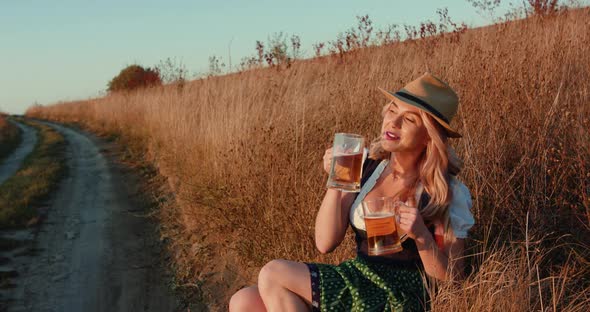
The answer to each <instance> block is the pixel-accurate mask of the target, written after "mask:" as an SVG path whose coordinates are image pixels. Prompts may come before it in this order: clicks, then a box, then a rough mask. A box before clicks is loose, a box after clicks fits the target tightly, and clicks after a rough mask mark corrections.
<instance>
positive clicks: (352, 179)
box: [327, 133, 365, 192]
mask: <svg viewBox="0 0 590 312" xmlns="http://www.w3.org/2000/svg"><path fill="white" fill-rule="evenodd" d="M364 143H365V140H364V138H363V137H362V136H360V135H357V134H349V133H336V136H335V137H334V146H333V148H332V166H331V167H330V175H329V176H328V183H327V187H328V188H336V189H339V190H341V191H344V192H358V191H360V189H361V170H362V168H363V149H364Z"/></svg>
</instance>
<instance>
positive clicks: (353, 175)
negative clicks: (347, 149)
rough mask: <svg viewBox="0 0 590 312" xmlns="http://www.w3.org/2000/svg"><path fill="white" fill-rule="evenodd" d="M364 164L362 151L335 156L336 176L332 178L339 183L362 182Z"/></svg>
mask: <svg viewBox="0 0 590 312" xmlns="http://www.w3.org/2000/svg"><path fill="white" fill-rule="evenodd" d="M362 166H363V153H362V152H360V153H356V154H348V155H346V154H345V155H337V156H334V176H333V177H332V180H333V181H334V182H337V183H359V184H360V182H361V168H362Z"/></svg>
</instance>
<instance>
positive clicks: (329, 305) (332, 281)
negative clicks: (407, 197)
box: [306, 159, 434, 312]
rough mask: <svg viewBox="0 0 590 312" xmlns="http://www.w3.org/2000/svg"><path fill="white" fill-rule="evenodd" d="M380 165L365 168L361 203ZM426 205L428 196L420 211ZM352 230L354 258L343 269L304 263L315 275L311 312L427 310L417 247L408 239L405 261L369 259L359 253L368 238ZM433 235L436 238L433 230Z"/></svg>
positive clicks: (368, 164)
mask: <svg viewBox="0 0 590 312" xmlns="http://www.w3.org/2000/svg"><path fill="white" fill-rule="evenodd" d="M380 164H381V161H376V160H372V159H367V160H366V161H365V162H364V163H363V177H362V179H361V189H363V188H366V189H365V190H361V193H360V194H361V196H357V200H361V199H362V197H364V195H366V193H367V192H368V191H369V189H370V188H372V187H373V185H371V184H374V183H375V181H374V180H376V177H377V176H378V175H379V174H380V170H382V169H383V165H384V164H381V165H380ZM379 165H380V166H379ZM373 173H375V174H374V175H373ZM372 175H373V177H372V178H371V179H370V177H371V176H372ZM365 184H367V185H365ZM428 201H429V197H428V194H427V193H425V192H424V193H422V196H421V197H420V199H419V203H418V205H419V206H420V205H424V204H425V203H427V202H428ZM355 203H356V200H355ZM353 205H354V204H353ZM351 226H352V228H353V230H354V231H355V234H356V237H355V240H356V244H357V256H356V258H354V259H349V260H346V261H344V262H342V263H341V264H339V265H332V264H325V263H306V265H307V267H308V268H309V271H310V274H311V276H310V277H311V290H312V311H355V312H356V311H358V312H360V311H363V312H364V311H424V310H427V309H428V306H427V303H428V297H427V292H426V287H425V286H424V285H425V283H424V281H423V278H422V276H423V275H424V274H423V272H424V269H423V265H422V261H421V260H420V256H419V254H418V250H417V248H416V244H415V242H414V241H413V240H412V239H410V238H408V239H406V240H405V241H404V242H403V243H402V248H403V251H401V252H399V253H398V255H400V256H401V255H402V254H403V257H402V259H403V260H401V259H400V258H398V259H391V258H387V257H379V256H367V255H366V254H364V253H363V252H362V248H361V246H362V245H363V244H365V245H366V241H367V234H366V232H365V231H364V230H363V229H359V228H357V227H355V226H354V224H353V223H351ZM429 230H430V231H431V233H432V234H434V228H430V229H429Z"/></svg>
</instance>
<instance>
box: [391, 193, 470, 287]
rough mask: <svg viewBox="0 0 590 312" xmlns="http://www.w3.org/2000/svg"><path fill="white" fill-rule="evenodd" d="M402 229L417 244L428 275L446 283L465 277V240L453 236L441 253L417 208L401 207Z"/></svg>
mask: <svg viewBox="0 0 590 312" xmlns="http://www.w3.org/2000/svg"><path fill="white" fill-rule="evenodd" d="M399 212H400V227H401V228H402V230H404V231H406V233H408V236H409V237H410V238H412V239H414V241H415V242H416V247H418V252H419V254H420V259H422V264H424V270H425V271H426V274H428V275H429V276H432V277H434V278H436V279H438V280H442V281H446V280H449V279H457V278H462V277H463V259H462V257H463V251H464V246H465V244H464V240H463V239H458V238H455V237H454V236H452V238H451V239H449V241H448V242H445V248H444V249H445V250H444V251H441V250H440V249H439V248H438V246H437V244H436V241H435V240H434V238H433V237H432V234H431V233H430V232H429V231H428V229H427V228H426V225H424V221H423V220H422V217H421V216H420V213H419V212H418V209H416V208H415V207H408V206H405V205H403V206H401V207H400V210H399Z"/></svg>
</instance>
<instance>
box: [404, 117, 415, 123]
mask: <svg viewBox="0 0 590 312" xmlns="http://www.w3.org/2000/svg"><path fill="white" fill-rule="evenodd" d="M405 119H406V120H407V121H409V122H411V123H414V122H415V120H414V119H412V118H407V117H406V118H405Z"/></svg>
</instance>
